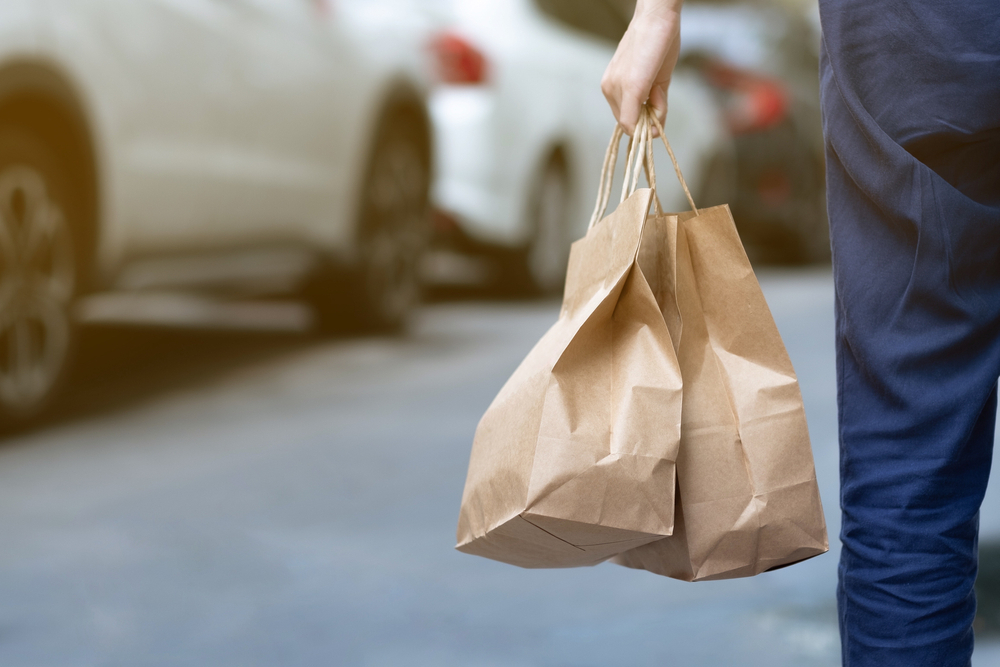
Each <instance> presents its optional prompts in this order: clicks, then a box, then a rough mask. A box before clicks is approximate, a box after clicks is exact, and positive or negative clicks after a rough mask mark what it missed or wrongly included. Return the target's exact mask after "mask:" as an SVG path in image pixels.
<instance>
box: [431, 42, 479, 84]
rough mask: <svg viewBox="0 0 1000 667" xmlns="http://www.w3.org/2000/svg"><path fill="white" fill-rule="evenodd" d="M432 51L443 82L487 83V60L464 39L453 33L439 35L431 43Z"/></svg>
mask: <svg viewBox="0 0 1000 667" xmlns="http://www.w3.org/2000/svg"><path fill="white" fill-rule="evenodd" d="M431 51H432V53H433V54H434V57H435V59H436V61H437V63H436V64H437V70H438V72H437V73H438V77H439V78H440V80H441V81H442V82H444V83H458V84H473V83H483V82H485V81H486V70H487V67H486V58H485V57H483V54H482V53H480V52H479V51H478V50H477V49H476V47H474V46H472V44H470V43H469V42H468V41H466V40H465V39H464V38H462V37H459V36H458V35H455V34H453V33H444V34H441V35H438V36H437V37H435V38H434V41H432V42H431Z"/></svg>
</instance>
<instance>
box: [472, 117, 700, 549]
mask: <svg viewBox="0 0 1000 667" xmlns="http://www.w3.org/2000/svg"><path fill="white" fill-rule="evenodd" d="M620 138H621V131H620V128H618V129H617V130H616V133H615V136H614V137H613V138H612V142H611V145H610V146H609V148H608V154H607V156H606V157H605V165H604V173H603V174H602V177H601V188H600V192H599V195H598V207H597V209H595V214H594V217H593V219H592V221H591V225H592V226H591V228H590V230H589V231H588V233H587V235H586V237H585V238H583V239H581V240H580V241H577V242H576V243H575V244H573V247H572V251H571V253H570V260H569V268H568V272H567V277H566V288H565V294H564V299H563V305H562V310H561V311H560V314H559V319H558V321H557V322H556V323H555V324H554V325H553V326H552V328H551V329H550V330H549V331H548V332H547V333H546V334H545V336H543V337H542V339H541V340H540V341H539V342H538V344H537V345H536V346H535V347H534V349H532V351H531V352H530V353H529V354H528V356H527V358H525V359H524V361H523V362H522V363H521V365H520V366H519V367H518V368H517V370H516V371H515V372H514V374H513V375H512V376H511V378H510V379H509V380H508V381H507V383H506V384H505V385H504V387H503V388H502V389H501V390H500V393H499V394H498V395H497V397H496V399H495V400H494V401H493V403H492V404H491V405H490V407H489V409H488V410H487V411H486V414H485V415H483V418H482V420H481V421H480V423H479V426H478V428H477V429H476V435H475V439H474V442H473V447H472V456H471V459H470V462H469V472H468V477H467V480H466V485H465V492H464V494H463V497H462V506H461V512H460V517H459V525H458V546H457V548H458V549H459V550H461V551H463V552H466V553H470V554H476V555H479V556H485V557H487V558H493V559H496V560H500V561H504V562H507V563H512V564H515V565H520V566H523V567H572V566H580V565H593V564H595V563H598V562H600V561H603V560H605V559H607V558H609V557H611V556H613V555H615V554H617V553H620V552H622V551H626V550H628V549H631V548H633V547H637V546H640V545H643V544H647V543H649V542H652V541H654V540H658V539H661V538H662V537H664V536H667V535H670V534H672V532H673V530H674V516H675V508H674V502H675V498H676V488H675V481H676V471H675V464H676V459H677V453H678V444H679V442H680V435H681V433H680V425H681V402H682V396H681V391H682V386H681V373H680V368H679V365H678V362H677V357H676V354H675V350H674V345H673V343H672V342H671V340H670V334H669V331H668V328H667V324H666V322H665V321H664V319H663V315H662V312H661V309H660V307H659V305H658V303H657V301H656V298H655V297H654V295H653V292H652V290H651V288H650V286H649V283H648V282H647V280H646V279H645V277H644V276H643V273H642V271H641V270H640V268H639V267H638V265H637V263H636V260H637V254H638V251H639V243H640V239H641V238H642V236H643V226H644V224H645V221H646V217H647V213H648V211H649V206H650V200H651V197H652V192H651V191H650V190H648V189H642V190H638V191H635V185H636V182H635V179H633V181H632V185H631V188H625V187H623V198H624V197H625V195H626V194H628V193H631V195H630V196H629V197H628V199H627V201H624V202H623V203H622V204H621V205H619V207H618V209H617V210H616V211H615V212H614V213H613V214H611V215H610V216H608V217H607V218H605V219H604V220H602V221H600V223H599V224H595V223H596V221H597V220H598V219H599V218H600V212H599V211H602V210H603V208H604V207H606V206H607V199H608V196H609V194H610V190H611V178H612V175H613V173H614V162H615V159H616V157H617V149H618V143H619V139H620ZM646 145H648V142H647V144H643V145H639V144H637V143H636V142H632V144H631V145H630V148H631V154H630V159H629V160H628V162H627V168H626V183H628V174H629V173H630V172H631V168H632V159H633V157H634V158H635V159H636V160H637V161H641V160H642V159H643V157H642V156H643V155H644V153H645V150H646V148H645V146H646ZM635 172H636V174H635V176H636V177H637V176H638V168H636V169H635Z"/></svg>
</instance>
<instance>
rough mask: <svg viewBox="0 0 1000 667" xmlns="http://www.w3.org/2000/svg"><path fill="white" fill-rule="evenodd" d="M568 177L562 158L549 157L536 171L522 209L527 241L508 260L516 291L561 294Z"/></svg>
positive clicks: (566, 249) (565, 260)
mask: <svg viewBox="0 0 1000 667" xmlns="http://www.w3.org/2000/svg"><path fill="white" fill-rule="evenodd" d="M569 205H570V191H569V176H568V174H567V173H566V165H565V161H564V160H563V158H562V156H561V155H560V154H558V153H556V154H555V155H553V156H552V157H551V158H550V159H549V160H548V161H547V162H546V164H545V166H544V167H543V168H542V169H541V170H540V171H539V175H538V180H537V181H536V182H535V184H534V186H533V187H532V189H531V193H530V195H529V199H528V205H527V207H526V211H527V218H528V223H529V228H530V229H531V238H530V240H529V241H528V244H527V246H526V247H524V248H523V250H522V251H521V252H519V253H517V254H516V256H515V257H513V258H512V260H511V264H512V266H511V269H512V271H510V272H509V280H510V282H511V286H512V287H514V289H515V290H516V291H520V292H528V293H535V294H541V295H546V296H553V295H557V294H561V293H562V290H563V286H564V285H565V282H566V266H567V264H568V262H569V250H570V245H571V243H572V239H571V238H570V235H569V224H568V223H569V215H568V213H569Z"/></svg>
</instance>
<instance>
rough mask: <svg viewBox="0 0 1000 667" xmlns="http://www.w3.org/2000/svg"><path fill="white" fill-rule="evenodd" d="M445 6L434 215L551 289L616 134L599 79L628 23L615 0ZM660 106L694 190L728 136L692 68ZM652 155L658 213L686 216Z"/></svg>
mask: <svg viewBox="0 0 1000 667" xmlns="http://www.w3.org/2000/svg"><path fill="white" fill-rule="evenodd" d="M441 4H443V5H444V9H443V10H442V11H446V12H447V14H445V16H446V24H445V25H446V28H445V31H444V32H443V33H442V34H440V35H439V36H438V38H437V39H436V41H435V42H434V47H433V50H434V52H435V54H436V56H437V60H438V69H439V70H440V73H439V79H440V83H439V85H438V86H436V87H435V90H434V92H433V93H432V95H431V100H430V109H431V117H432V119H433V123H434V129H435V137H436V144H435V145H436V151H435V153H436V159H437V163H436V164H437V173H436V177H435V181H434V186H433V189H432V195H431V196H432V203H433V205H434V206H435V208H436V209H437V217H438V219H439V221H440V220H443V221H444V222H445V223H446V224H453V225H457V226H458V227H459V228H460V230H461V232H462V234H463V237H464V238H467V239H470V240H471V241H472V242H473V243H472V244H466V245H471V246H472V247H478V246H482V247H484V248H504V249H508V250H510V251H513V252H510V253H508V257H509V259H508V267H511V268H514V269H515V271H516V272H517V273H515V274H513V275H511V274H508V275H507V276H506V277H507V279H514V280H517V278H518V277H521V278H523V279H526V282H529V283H532V284H533V285H534V288H535V289H537V290H540V291H542V292H554V291H556V290H559V289H561V287H562V282H563V278H564V276H565V267H566V261H567V259H568V255H569V245H570V243H571V241H572V240H574V239H576V238H578V237H580V236H582V235H583V233H584V231H585V228H586V224H587V221H588V219H589V217H590V213H591V210H592V208H593V205H594V199H595V197H596V193H597V185H598V180H599V176H600V172H601V163H602V161H603V158H604V152H605V149H606V148H607V142H608V139H609V137H610V136H611V131H612V129H613V128H614V122H615V121H614V117H613V116H612V114H611V111H610V109H609V108H608V105H607V102H606V101H605V100H604V97H603V95H602V93H601V89H600V81H601V76H602V74H603V73H604V70H605V68H606V67H607V64H608V62H609V61H610V60H611V56H612V55H613V54H614V50H615V47H616V45H617V42H618V40H619V39H620V38H621V35H622V34H623V33H624V31H625V28H626V27H627V24H628V19H627V17H626V16H624V15H623V13H622V10H621V8H620V7H619V6H618V5H619V4H620V3H616V0H490V1H488V2H487V1H485V0H444V2H443V3H441ZM669 104H670V111H669V114H668V117H667V124H666V127H665V129H666V132H667V135H668V139H669V140H670V142H671V145H672V147H673V150H674V152H675V154H676V156H677V158H678V160H679V162H680V165H681V167H682V169H684V173H685V178H686V179H687V182H688V183H689V185H690V186H691V189H692V191H694V192H695V193H696V196H697V193H698V192H699V191H700V190H701V189H702V186H703V184H704V177H705V175H706V171H707V169H708V166H709V163H710V161H711V159H712V158H713V156H715V155H716V154H718V153H720V152H725V151H730V150H731V143H730V142H729V137H728V134H727V133H726V132H725V130H724V129H723V126H722V124H721V120H720V115H719V111H718V108H717V104H716V102H715V100H714V98H713V97H712V94H711V91H710V90H709V89H708V88H707V86H705V84H704V83H703V82H702V80H701V79H700V77H698V76H697V75H696V74H694V73H688V72H684V71H678V72H677V73H676V74H675V76H674V79H673V82H672V84H671V87H670V96H669ZM655 157H656V163H657V165H659V166H660V168H661V172H662V175H661V176H660V177H659V178H658V181H659V182H658V186H659V189H660V197H661V199H662V200H663V205H664V207H665V208H666V210H675V211H683V210H686V209H687V208H688V205H687V203H686V200H685V198H684V195H683V191H682V190H681V189H680V187H679V186H678V185H677V184H676V179H675V178H674V175H673V169H672V167H671V166H670V162H669V161H668V159H667V155H666V151H665V150H664V149H663V147H662V145H660V142H657V148H656V156H655ZM622 161H623V160H620V161H619V170H621V162H622ZM618 182H619V183H620V178H619V181H618ZM696 203H697V202H696Z"/></svg>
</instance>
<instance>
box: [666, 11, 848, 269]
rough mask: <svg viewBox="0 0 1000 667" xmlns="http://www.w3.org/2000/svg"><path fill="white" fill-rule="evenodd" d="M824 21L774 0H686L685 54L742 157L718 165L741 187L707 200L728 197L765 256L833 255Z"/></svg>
mask: <svg viewBox="0 0 1000 667" xmlns="http://www.w3.org/2000/svg"><path fill="white" fill-rule="evenodd" d="M812 9H813V12H814V13H815V12H816V11H817V10H815V7H813V8H812ZM810 18H813V20H810ZM817 26H818V16H815V17H812V16H810V15H809V14H805V13H802V12H801V11H796V10H793V9H791V8H789V7H788V6H779V5H776V4H767V3H749V2H697V1H694V2H688V3H686V4H685V6H684V9H683V19H682V21H681V62H682V63H684V64H685V65H687V66H689V67H691V68H693V69H695V70H697V71H699V72H700V73H701V74H702V76H703V78H704V80H705V81H706V82H707V83H708V84H709V85H710V86H712V88H713V90H714V91H715V93H716V95H717V97H718V100H719V103H720V105H721V106H722V108H723V113H724V117H725V121H726V125H727V127H728V128H729V130H730V131H731V133H732V135H733V140H734V146H735V153H734V155H735V162H734V163H732V164H730V165H725V164H719V165H717V170H719V171H725V170H729V171H730V172H731V173H732V174H733V177H732V178H731V179H730V180H731V181H732V182H733V183H734V184H735V187H734V188H733V189H732V190H731V191H730V192H724V191H720V190H718V189H716V190H713V191H711V192H706V193H704V195H703V197H702V199H703V200H704V201H706V203H709V204H717V203H722V202H723V201H728V203H729V204H730V205H731V206H732V209H733V214H734V217H735V219H736V222H737V225H738V226H739V228H740V234H741V235H742V236H743V237H744V240H745V241H747V242H748V243H749V244H752V245H753V246H755V247H756V249H757V250H758V252H759V254H760V255H761V256H762V257H764V258H769V259H775V260H780V261H794V262H815V261H826V260H829V256H830V241H829V226H828V222H827V217H826V194H825V192H826V190H825V182H824V181H825V171H824V163H823V141H822V127H821V122H820V110H819V78H818V74H817V73H818V71H819V33H818V29H817ZM721 180H724V179H720V180H717V181H715V182H716V183H718V182H721Z"/></svg>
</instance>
